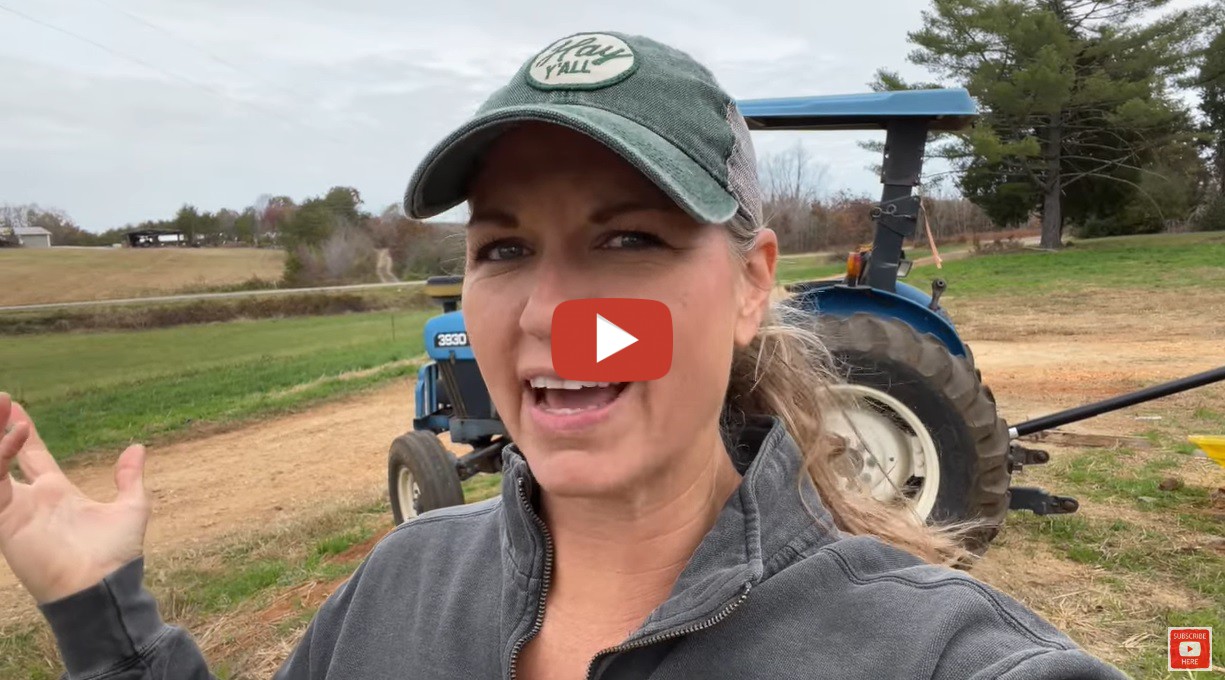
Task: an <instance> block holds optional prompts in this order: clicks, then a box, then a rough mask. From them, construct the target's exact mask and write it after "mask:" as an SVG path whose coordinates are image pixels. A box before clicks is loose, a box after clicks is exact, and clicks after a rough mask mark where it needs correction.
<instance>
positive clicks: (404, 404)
mask: <svg viewBox="0 0 1225 680" xmlns="http://www.w3.org/2000/svg"><path fill="white" fill-rule="evenodd" d="M1179 300H1181V298H1178V299H1175V298H1174V297H1171V298H1170V299H1167V300H1150V301H1148V302H1149V303H1150V304H1153V305H1155V306H1157V307H1159V308H1162V309H1164V310H1165V311H1166V312H1167V313H1169V311H1170V309H1171V308H1172V307H1176V306H1177V305H1178V304H1184V305H1187V304H1191V303H1188V302H1187V301H1185V300H1181V302H1179ZM1082 302H1084V303H1085V306H1084V307H1083V308H1082V309H1093V310H1094V312H1093V314H1092V315H1091V316H1089V315H1084V314H1081V315H1076V314H1071V315H1064V316H1053V315H1051V314H1045V315H1040V316H1041V322H1040V323H1039V322H1038V321H1037V318H1038V317H1039V311H1040V310H1038V309H1036V308H1035V309H1031V310H1028V311H1026V310H1012V311H1011V313H1010V314H1009V315H1006V316H1002V315H998V314H993V313H991V312H992V309H991V305H990V304H988V303H983V304H982V305H978V304H968V305H964V306H963V310H964V316H965V319H966V322H965V324H964V328H965V331H966V332H967V335H968V336H969V337H970V338H971V339H972V340H973V347H974V352H975V355H976V359H977V362H978V365H979V367H980V368H981V369H982V371H983V374H984V377H985V378H986V380H987V382H988V383H989V384H990V385H991V386H992V388H993V389H994V391H995V394H996V396H997V398H998V400H999V403H1000V406H1001V411H1002V415H1004V416H1005V417H1006V418H1007V419H1008V420H1010V421H1011V422H1019V421H1020V420H1023V419H1025V418H1028V417H1033V416H1038V415H1042V414H1044V413H1047V412H1049V411H1053V410H1056V409H1059V408H1065V407H1068V406H1073V405H1076V404H1079V403H1083V402H1086V401H1089V400H1093V399H1099V398H1104V397H1106V396H1110V395H1112V394H1116V393H1119V392H1122V391H1126V390H1128V389H1132V388H1135V387H1139V386H1142V385H1143V384H1148V383H1151V382H1157V381H1160V380H1166V379H1171V378H1174V377H1178V376H1180V375H1187V374H1190V373H1193V372H1196V371H1201V370H1206V369H1208V368H1211V367H1213V366H1215V365H1220V364H1221V363H1225V351H1223V350H1222V349H1221V348H1222V347H1225V314H1221V315H1220V316H1216V315H1212V316H1210V317H1209V318H1214V319H1218V318H1219V319H1222V321H1219V322H1214V324H1207V325H1205V324H1200V325H1198V326H1185V327H1182V328H1174V329H1171V328H1163V327H1155V326H1153V324H1152V321H1151V318H1150V317H1146V316H1145V315H1144V314H1143V313H1141V314H1137V311H1138V310H1137V308H1136V301H1134V300H1131V299H1129V298H1126V297H1123V296H1112V295H1110V294H1103V295H1102V296H1096V297H1094V298H1093V299H1092V300H1085V301H1082ZM1194 304H1195V306H1196V308H1197V309H1198V310H1199V311H1200V312H1201V313H1203V312H1204V309H1203V306H1204V304H1205V300H1203V299H1202V298H1201V299H1200V300H1198V301H1197V302H1195V303H1194ZM1223 304H1225V296H1214V297H1213V300H1212V305H1215V306H1218V307H1219V306H1221V305H1223ZM980 306H981V307H982V308H981V309H980V308H979V307H980ZM1139 311H1142V310H1139ZM1210 311H1216V310H1215V309H1213V310H1210ZM1031 314H1032V315H1033V317H1034V318H1031V316H1030V315H1031ZM959 321H960V318H959ZM1102 328H1108V329H1109V330H1110V332H1108V333H1106V332H1103V331H1102V330H1101V329H1102ZM412 409H413V403H412V390H411V383H410V382H408V381H397V382H396V383H395V384H393V385H390V386H387V387H385V388H381V389H379V390H377V391H374V392H371V393H369V394H365V395H361V396H358V397H355V398H353V399H350V400H347V401H344V402H340V403H335V404H329V405H325V406H321V407H318V408H315V409H312V410H309V411H306V412H303V413H300V414H297V415H293V416H289V417H286V418H282V419H277V420H272V421H268V422H264V423H259V424H256V425H253V426H251V427H247V428H244V429H241V430H238V431H234V432H229V433H225V434H219V435H215V436H209V437H205V438H202V439H197V440H193V441H187V442H182V443H179V444H174V445H171V446H166V447H163V448H156V449H152V450H151V451H150V454H151V455H150V459H149V464H148V470H147V472H146V484H147V486H148V488H149V489H150V491H151V492H152V494H153V496H154V503H155V505H154V514H153V519H152V522H151V524H150V526H149V534H148V538H147V541H146V544H147V546H148V547H149V552H150V554H152V555H175V554H181V553H184V552H190V551H191V550H192V548H193V547H198V546H201V545H205V544H208V543H210V542H214V541H217V540H219V539H220V538H221V537H222V536H224V535H226V534H230V533H234V532H245V531H250V530H254V529H260V528H263V527H269V526H273V525H275V524H276V523H277V522H278V521H279V520H281V519H283V518H288V517H290V516H294V515H298V516H301V515H302V514H303V512H304V511H305V510H307V509H321V508H325V507H328V506H329V505H335V504H338V503H341V502H344V501H346V500H351V499H353V498H364V497H375V495H376V494H378V493H381V492H382V491H383V489H384V488H385V486H386V454H387V448H388V446H389V444H390V442H391V441H392V439H394V438H395V437H396V436H397V435H399V434H401V433H402V432H404V431H405V430H407V429H408V428H409V427H410V426H411V418H412ZM1133 418H1134V415H1125V414H1116V415H1114V416H1105V417H1103V418H1101V419H1098V420H1094V421H1092V423H1091V424H1089V425H1086V426H1082V427H1084V429H1086V430H1088V431H1097V432H1107V433H1109V432H1112V431H1113V432H1119V431H1121V430H1125V429H1127V428H1128V427H1129V426H1132V425H1134V424H1133V423H1131V419H1133ZM69 476H70V478H71V479H72V480H73V481H74V482H75V483H77V484H78V485H79V486H80V487H81V488H82V489H83V490H84V491H85V492H86V493H87V494H89V495H91V496H92V497H95V498H109V497H110V496H111V495H112V494H113V483H112V471H111V468H110V466H109V464H104V463H103V462H99V463H93V464H88V465H82V466H78V467H74V468H72V469H71V470H70V472H69ZM389 521H390V518H389ZM33 613H34V610H33V607H32V603H31V601H30V600H29V598H28V597H27V596H26V595H25V594H24V593H22V592H21V591H20V586H18V585H17V584H16V583H15V581H14V578H13V575H12V573H11V572H10V571H9V570H8V568H7V566H6V565H4V564H3V563H2V562H0V622H3V620H4V619H7V618H10V617H21V616H24V615H30V614H33Z"/></svg>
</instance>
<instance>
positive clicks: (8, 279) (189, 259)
mask: <svg viewBox="0 0 1225 680" xmlns="http://www.w3.org/2000/svg"><path fill="white" fill-rule="evenodd" d="M284 262H285V253H284V252H283V251H280V250H267V249H258V250H257V249H254V248H160V249H159V248H149V249H144V248H141V249H132V248H51V249H50V250H39V249H31V248H5V249H3V250H0V290H2V291H4V304H6V305H25V304H40V303H51V302H76V301H81V300H112V299H117V298H129V297H146V296H151V295H166V294H170V293H175V292H179V291H183V290H186V289H191V290H199V289H203V288H216V287H221V286H234V285H238V284H241V283H244V282H247V281H249V280H251V279H253V278H256V279H261V280H263V281H277V280H279V279H280V278H281V271H282V268H283V267H284Z"/></svg>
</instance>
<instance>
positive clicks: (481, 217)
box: [468, 209, 519, 229]
mask: <svg viewBox="0 0 1225 680" xmlns="http://www.w3.org/2000/svg"><path fill="white" fill-rule="evenodd" d="M474 224H487V225H489V226H496V227H505V228H507V229H516V228H518V227H519V220H517V219H515V216H514V215H512V214H510V213H508V212H506V211H504V210H497V209H484V210H474V211H472V215H471V216H470V217H469V218H468V226H469V227H471V226H472V225H474Z"/></svg>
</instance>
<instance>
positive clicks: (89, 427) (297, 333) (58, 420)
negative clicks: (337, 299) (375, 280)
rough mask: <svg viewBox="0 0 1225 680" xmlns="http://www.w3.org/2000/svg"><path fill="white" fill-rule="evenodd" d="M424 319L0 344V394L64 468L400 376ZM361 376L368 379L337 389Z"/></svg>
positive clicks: (389, 316)
mask: <svg viewBox="0 0 1225 680" xmlns="http://www.w3.org/2000/svg"><path fill="white" fill-rule="evenodd" d="M433 314H434V312H430V311H421V312H412V313H403V312H398V313H380V312H373V313H367V314H348V315H341V316H333V317H312V318H298V319H273V320H263V321H242V322H232V323H224V324H211V325H206V326H191V327H181V328H169V329H160V330H152V331H131V332H107V333H92V334H76V333H69V334H48V335H36V336H22V337H20V338H17V337H0V390H4V391H7V392H10V393H12V394H13V395H14V397H15V398H16V399H18V400H19V401H21V402H22V403H23V404H24V405H25V406H27V407H28V408H29V410H30V412H31V414H32V416H33V417H34V419H35V422H37V423H38V426H39V430H40V432H41V434H42V435H43V437H44V438H45V439H46V440H47V444H48V446H49V447H50V448H51V450H52V452H53V453H55V455H56V456H57V457H59V458H61V459H65V458H69V457H71V456H73V455H75V454H78V453H81V452H84V451H91V450H98V449H108V448H114V447H116V446H119V445H122V444H125V443H127V442H129V441H134V440H136V441H148V440H150V439H152V438H155V437H158V436H162V435H167V434H171V433H174V432H178V431H181V430H184V429H186V428H189V427H192V426H196V425H199V424H202V423H234V422H239V421H242V420H246V419H250V418H254V417H260V416H265V415H269V414H274V413H280V412H284V411H286V410H290V409H293V408H296V407H300V406H302V405H304V404H308V403H311V402H315V401H318V400H320V399H325V398H329V397H333V396H336V395H339V394H348V393H352V392H354V391H356V390H361V389H364V388H367V387H370V386H372V385H376V384H379V383H381V382H385V381H386V380H388V379H390V378H393V377H396V376H402V375H407V374H409V373H411V372H412V371H413V370H414V369H413V368H412V367H411V366H409V365H406V364H405V363H404V362H405V361H406V360H408V359H412V358H414V357H417V356H420V355H421V354H422V352H423V351H424V349H423V346H422V335H421V327H422V324H424V322H425V320H426V319H427V318H429V317H430V316H432V315H433ZM393 319H394V324H395V325H394V330H393V326H392V323H393ZM393 362H400V363H398V364H393ZM389 364H393V365H391V366H388V365H389ZM361 370H370V371H371V373H370V374H369V375H363V376H361V377H357V378H352V379H346V380H341V379H338V378H337V377H336V376H339V375H341V374H343V373H347V372H352V371H361Z"/></svg>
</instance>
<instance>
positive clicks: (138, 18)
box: [94, 0, 304, 99]
mask: <svg viewBox="0 0 1225 680" xmlns="http://www.w3.org/2000/svg"><path fill="white" fill-rule="evenodd" d="M94 2H96V3H98V4H99V5H102V6H103V7H106V8H107V9H110V10H113V11H115V12H118V13H120V14H122V15H124V16H126V17H127V18H129V19H131V20H132V21H135V22H136V23H138V24H141V25H142V26H145V27H147V28H150V29H152V30H155V31H157V32H158V33H161V34H163V35H166V36H169V37H170V38H173V39H174V40H175V41H177V42H179V43H182V44H185V45H187V46H189V47H191V48H192V49H194V50H196V51H197V52H199V53H201V54H203V55H204V56H206V57H208V58H209V59H211V60H212V61H214V62H216V63H218V64H221V65H222V66H225V67H226V68H229V69H231V70H233V71H234V72H236V73H240V74H242V75H243V76H246V77H254V78H255V79H256V80H258V81H260V82H261V83H262V84H264V85H267V86H268V87H272V88H275V89H277V90H280V91H281V92H283V93H285V94H287V95H289V96H291V97H294V98H295V99H304V98H303V97H300V96H299V95H298V93H296V92H293V91H291V90H288V89H286V88H285V87H284V86H282V85H281V84H279V83H276V82H273V81H271V80H268V79H266V78H263V77H261V76H260V75H259V74H258V73H256V72H254V71H249V70H245V69H243V68H242V67H240V66H238V65H237V64H234V63H233V62H231V61H229V60H227V59H224V58H223V57H220V56H218V55H216V54H214V53H213V52H211V51H209V50H208V49H206V48H205V47H203V46H201V45H199V44H198V43H195V42H193V41H191V40H188V39H187V38H184V37H183V36H181V35H178V34H177V33H175V32H173V31H171V30H170V29H168V28H165V27H163V26H159V25H158V24H155V23H153V22H152V21H150V20H148V19H146V18H144V17H142V16H140V15H138V14H133V13H132V12H129V11H128V10H126V9H124V8H122V7H118V6H116V5H112V4H111V3H109V2H106V1H105V0H94Z"/></svg>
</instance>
